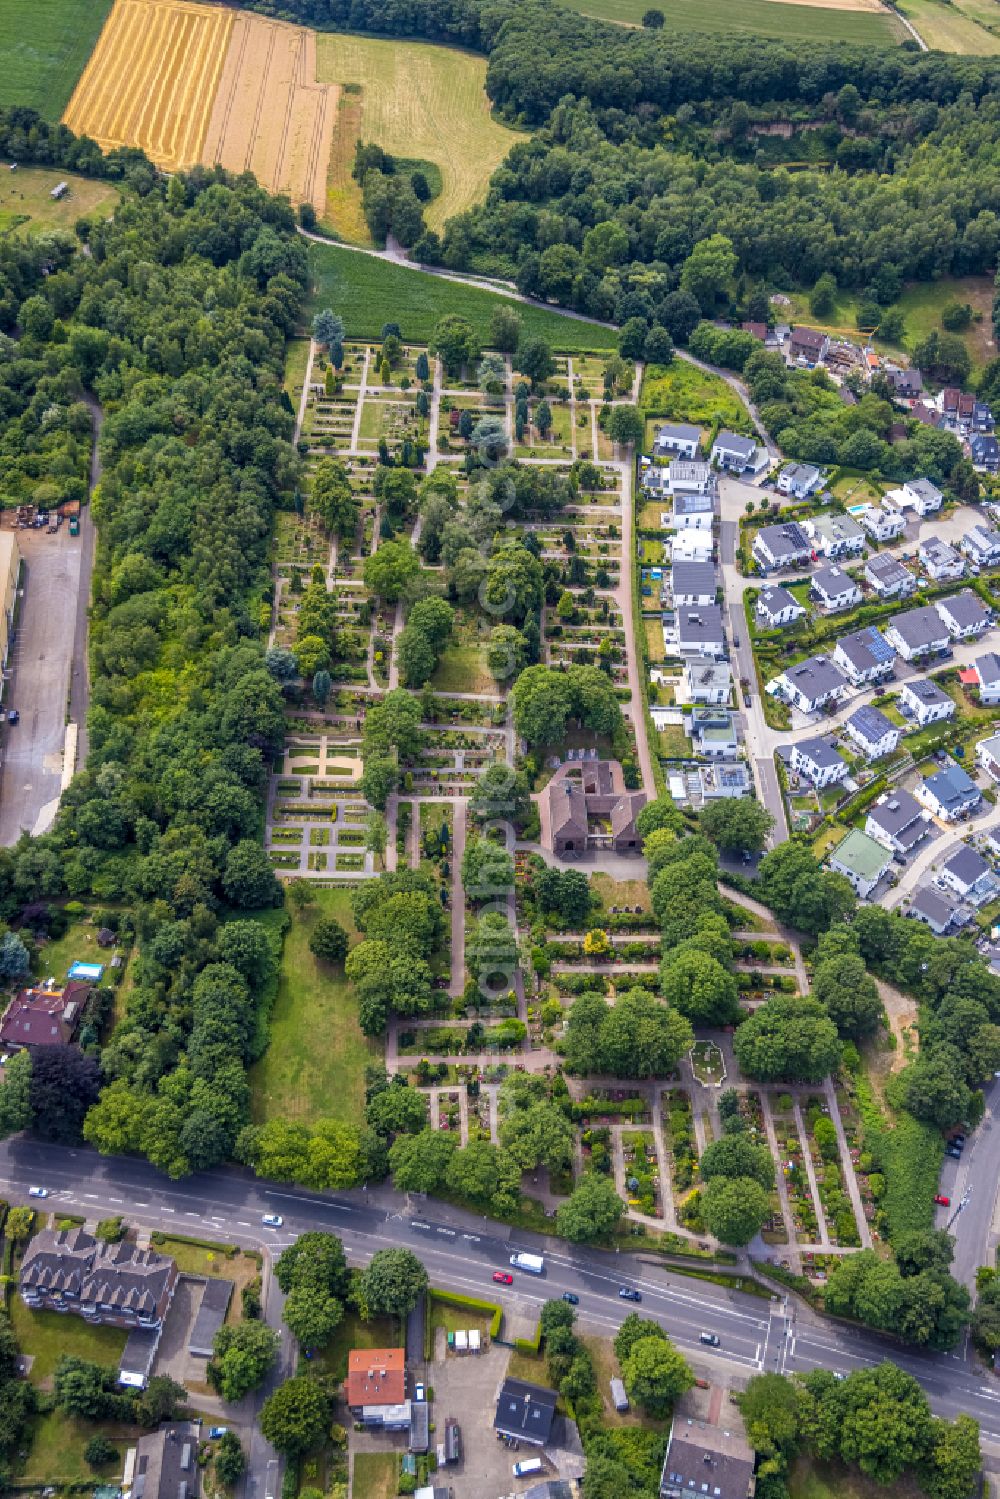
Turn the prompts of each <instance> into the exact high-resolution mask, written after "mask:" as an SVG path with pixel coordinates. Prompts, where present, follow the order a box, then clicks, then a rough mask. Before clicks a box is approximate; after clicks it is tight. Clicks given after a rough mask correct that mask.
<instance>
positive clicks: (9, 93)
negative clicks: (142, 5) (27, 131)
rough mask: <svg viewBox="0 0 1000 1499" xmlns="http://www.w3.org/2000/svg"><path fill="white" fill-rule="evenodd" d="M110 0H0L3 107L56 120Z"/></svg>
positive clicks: (66, 102)
mask: <svg viewBox="0 0 1000 1499" xmlns="http://www.w3.org/2000/svg"><path fill="white" fill-rule="evenodd" d="M110 9H111V0H85V3H84V4H82V5H81V4H80V3H79V0H0V104H20V105H26V106H27V107H28V108H29V109H37V110H38V112H39V114H41V115H44V116H45V118H46V119H48V120H58V118H59V116H60V115H61V114H62V112H63V110H64V109H65V108H66V105H67V104H68V103H69V96H70V94H71V93H72V92H73V89H74V88H75V87H76V81H77V79H78V78H79V76H80V74H81V73H82V72H83V65H84V63H85V62H86V61H87V58H88V57H89V56H90V54H91V52H92V51H93V49H94V43H95V42H96V41H97V36H98V33H99V32H100V29H101V27H102V26H103V25H104V22H105V19H106V17H107V14H108V11H109V10H110Z"/></svg>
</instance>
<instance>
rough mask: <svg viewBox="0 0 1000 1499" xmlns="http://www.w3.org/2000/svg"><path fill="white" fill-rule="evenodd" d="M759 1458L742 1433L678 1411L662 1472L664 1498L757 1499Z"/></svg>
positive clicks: (661, 1489) (662, 1495) (661, 1485)
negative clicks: (756, 1487) (756, 1476)
mask: <svg viewBox="0 0 1000 1499" xmlns="http://www.w3.org/2000/svg"><path fill="white" fill-rule="evenodd" d="M726 1419H727V1420H730V1419H731V1418H730V1417H729V1416H727V1417H726ZM755 1461H756V1459H755V1456H754V1450H753V1448H752V1447H751V1446H750V1445H749V1443H748V1442H747V1440H746V1438H745V1437H744V1436H743V1435H742V1434H741V1433H740V1432H738V1431H735V1430H732V1431H726V1430H724V1429H723V1428H722V1427H721V1426H711V1425H708V1424H707V1423H706V1422H704V1421H699V1420H696V1419H694V1418H689V1417H685V1416H683V1415H682V1414H680V1413H678V1412H675V1413H674V1417H673V1420H672V1421H671V1423H670V1437H669V1439H668V1441H667V1451H666V1455H665V1457H664V1459H663V1472H662V1473H661V1474H660V1499H694V1496H695V1495H697V1496H698V1499H702V1496H706V1495H707V1496H709V1499H753V1492H754V1486H755V1483H756V1479H755V1478H754V1465H755Z"/></svg>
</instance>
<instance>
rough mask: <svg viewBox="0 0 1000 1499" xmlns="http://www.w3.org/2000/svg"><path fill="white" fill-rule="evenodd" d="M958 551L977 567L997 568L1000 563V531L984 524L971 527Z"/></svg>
mask: <svg viewBox="0 0 1000 1499" xmlns="http://www.w3.org/2000/svg"><path fill="white" fill-rule="evenodd" d="M958 549H959V551H960V552H962V553H963V555H964V556H966V557H968V559H969V561H970V562H972V563H975V565H976V566H977V567H996V566H997V564H998V563H1000V531H995V530H994V529H993V527H992V526H984V525H983V524H982V523H980V524H979V525H977V526H971V527H970V528H969V530H968V531H966V533H965V535H964V536H963V537H962V539H961V541H960V542H959V543H958Z"/></svg>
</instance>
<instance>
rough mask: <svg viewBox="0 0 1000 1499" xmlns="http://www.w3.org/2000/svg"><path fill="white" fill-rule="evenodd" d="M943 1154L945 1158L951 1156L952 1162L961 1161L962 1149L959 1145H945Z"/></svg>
mask: <svg viewBox="0 0 1000 1499" xmlns="http://www.w3.org/2000/svg"><path fill="white" fill-rule="evenodd" d="M944 1153H945V1155H947V1156H951V1159H952V1160H953V1161H960V1160H961V1159H962V1147H961V1146H960V1145H946V1146H945V1148H944Z"/></svg>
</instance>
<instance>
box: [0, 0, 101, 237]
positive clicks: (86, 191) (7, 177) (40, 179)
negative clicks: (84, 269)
mask: <svg viewBox="0 0 1000 1499" xmlns="http://www.w3.org/2000/svg"><path fill="white" fill-rule="evenodd" d="M2 3H3V0H0V5H2ZM57 182H68V183H69V192H68V193H67V194H66V196H65V197H63V198H60V199H59V200H58V201H55V200H54V199H53V197H52V189H53V188H54V187H55V185H56V183H57ZM117 202H118V189H117V188H115V187H112V186H111V184H110V183H109V182H93V181H91V180H90V179H89V178H87V177H77V176H75V175H74V174H73V173H70V172H59V171H56V169H55V168H54V167H19V168H18V170H17V171H16V172H4V173H3V175H2V176H0V235H4V234H10V233H12V232H15V233H18V234H34V233H36V232H37V231H39V230H43V229H72V228H73V225H74V224H75V223H76V221H77V219H79V218H81V217H82V216H83V215H85V214H86V215H90V214H93V215H97V214H102V215H105V216H106V215H107V214H109V213H111V212H112V211H113V209H114V207H115V204H116V203H117Z"/></svg>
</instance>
